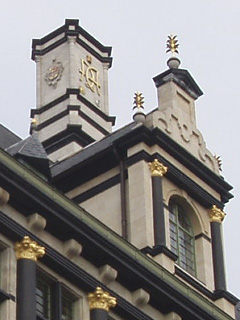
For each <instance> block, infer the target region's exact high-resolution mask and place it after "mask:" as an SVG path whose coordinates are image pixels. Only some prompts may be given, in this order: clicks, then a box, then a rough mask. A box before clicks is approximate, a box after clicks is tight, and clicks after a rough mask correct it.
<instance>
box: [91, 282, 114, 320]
mask: <svg viewBox="0 0 240 320" xmlns="http://www.w3.org/2000/svg"><path fill="white" fill-rule="evenodd" d="M88 303H89V308H90V320H107V319H108V312H109V309H110V308H114V307H115V306H116V304H117V299H116V298H114V297H111V296H110V294H109V293H108V292H105V291H103V289H102V288H100V287H97V288H96V290H95V291H94V292H93V293H89V294H88Z"/></svg>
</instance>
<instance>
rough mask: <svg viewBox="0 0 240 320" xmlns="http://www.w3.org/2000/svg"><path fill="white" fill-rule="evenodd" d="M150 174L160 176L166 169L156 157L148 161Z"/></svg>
mask: <svg viewBox="0 0 240 320" xmlns="http://www.w3.org/2000/svg"><path fill="white" fill-rule="evenodd" d="M148 166H149V170H150V171H151V175H152V176H153V177H154V176H155V177H162V176H163V175H164V174H165V173H166V172H167V170H168V168H167V167H165V166H164V165H163V164H162V163H161V162H159V161H158V159H154V160H153V162H149V163H148Z"/></svg>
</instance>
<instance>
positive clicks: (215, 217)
mask: <svg viewBox="0 0 240 320" xmlns="http://www.w3.org/2000/svg"><path fill="white" fill-rule="evenodd" d="M209 214H210V222H218V223H222V221H223V219H224V217H225V215H226V213H224V212H223V211H222V210H221V209H219V208H218V207H217V206H216V205H215V204H214V205H213V206H212V208H211V209H210V210H209Z"/></svg>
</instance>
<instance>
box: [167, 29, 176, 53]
mask: <svg viewBox="0 0 240 320" xmlns="http://www.w3.org/2000/svg"><path fill="white" fill-rule="evenodd" d="M178 47H179V43H178V39H177V36H176V35H175V36H174V35H172V34H171V35H170V36H168V39H167V50H166V52H172V54H173V55H174V54H175V53H178Z"/></svg>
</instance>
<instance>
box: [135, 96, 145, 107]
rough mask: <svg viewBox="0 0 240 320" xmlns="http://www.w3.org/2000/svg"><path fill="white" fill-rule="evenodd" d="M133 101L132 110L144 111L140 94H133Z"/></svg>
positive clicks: (142, 98)
mask: <svg viewBox="0 0 240 320" xmlns="http://www.w3.org/2000/svg"><path fill="white" fill-rule="evenodd" d="M134 95H135V96H134V100H133V109H136V108H137V109H140V108H141V109H144V106H143V104H144V97H143V96H142V93H141V92H136V93H134Z"/></svg>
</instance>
